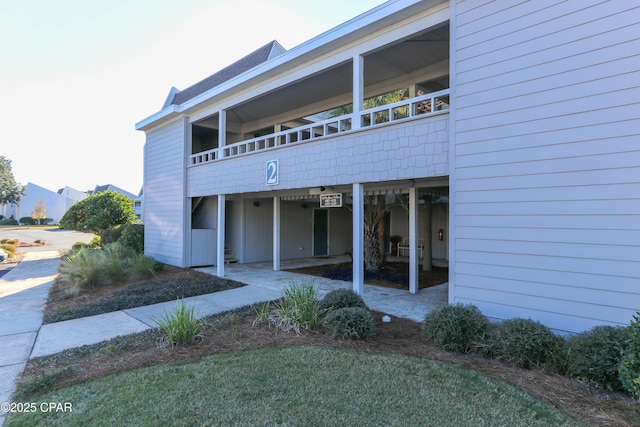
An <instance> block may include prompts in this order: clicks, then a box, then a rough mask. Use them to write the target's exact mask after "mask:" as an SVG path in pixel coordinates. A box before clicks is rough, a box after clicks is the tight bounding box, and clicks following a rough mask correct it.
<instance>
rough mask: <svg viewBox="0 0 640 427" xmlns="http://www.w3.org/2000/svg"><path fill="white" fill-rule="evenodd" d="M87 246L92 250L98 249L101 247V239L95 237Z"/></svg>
mask: <svg viewBox="0 0 640 427" xmlns="http://www.w3.org/2000/svg"><path fill="white" fill-rule="evenodd" d="M89 246H90V247H92V248H99V247H101V246H102V239H101V238H100V236H95V237H94V238H93V239H91V241H90V242H89Z"/></svg>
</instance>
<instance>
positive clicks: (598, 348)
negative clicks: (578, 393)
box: [567, 326, 628, 390]
mask: <svg viewBox="0 0 640 427" xmlns="http://www.w3.org/2000/svg"><path fill="white" fill-rule="evenodd" d="M627 344H628V332H627V330H626V329H625V328H621V327H613V326H596V327H595V328H593V329H591V330H589V331H587V332H583V333H581V334H579V335H576V336H574V337H572V338H570V339H569V341H568V343H567V346H568V347H567V350H568V359H567V367H568V370H569V374H571V375H573V376H576V377H579V378H587V379H590V380H593V381H596V382H597V383H599V384H601V385H603V386H605V387H608V388H610V389H612V390H622V383H621V382H620V379H619V378H618V365H619V364H620V360H621V358H622V353H623V351H624V349H625V348H626V346H627Z"/></svg>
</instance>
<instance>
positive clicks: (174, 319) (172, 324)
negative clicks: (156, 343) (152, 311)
mask: <svg viewBox="0 0 640 427" xmlns="http://www.w3.org/2000/svg"><path fill="white" fill-rule="evenodd" d="M179 301H180V302H179V303H178V304H176V306H175V307H174V308H173V311H172V312H170V313H167V312H165V313H164V316H163V317H162V318H161V319H160V320H155V322H156V324H157V325H158V327H160V329H161V330H162V332H163V333H164V337H163V339H162V340H161V341H160V346H161V347H166V346H168V345H171V346H174V345H187V344H192V343H194V342H196V341H197V340H199V339H202V338H203V335H202V331H203V330H204V328H205V326H206V322H205V321H204V319H198V313H197V312H196V310H195V307H194V306H191V307H189V308H187V306H186V305H185V303H184V298H183V299H180V300H179Z"/></svg>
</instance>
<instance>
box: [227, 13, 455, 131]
mask: <svg viewBox="0 0 640 427" xmlns="http://www.w3.org/2000/svg"><path fill="white" fill-rule="evenodd" d="M448 58H449V25H448V24H444V25H442V26H440V27H438V28H435V29H431V30H429V31H425V32H423V33H420V34H416V35H414V36H412V37H410V38H407V39H405V40H401V41H398V42H396V43H394V44H392V45H389V46H385V47H382V48H380V49H378V50H377V51H375V52H372V53H369V54H367V55H366V56H365V61H364V63H365V71H364V73H365V85H366V86H367V87H368V86H373V85H375V84H376V83H380V82H384V81H387V80H391V79H394V78H397V77H400V76H403V75H406V74H410V73H412V72H415V71H417V70H420V69H422V68H425V67H427V66H429V65H432V64H436V63H438V62H441V61H444V60H447V59H448ZM416 83H417V82H416ZM351 87H352V65H351V62H348V63H343V64H339V65H337V66H335V67H333V68H332V69H329V70H323V71H322V72H320V73H318V74H316V75H312V76H310V77H307V78H305V79H303V80H300V81H297V82H295V83H292V84H290V85H288V86H286V87H283V88H279V89H278V90H276V91H274V92H271V93H268V94H265V95H263V96H261V97H259V98H255V99H252V100H251V101H248V102H247V103H245V104H242V105H238V106H236V107H234V108H233V109H232V111H230V114H229V116H228V119H229V120H234V121H239V122H242V123H248V122H253V121H256V120H259V119H262V118H264V117H265V111H266V112H268V116H272V115H277V114H278V113H281V112H287V111H293V110H295V109H297V108H301V107H304V106H306V105H310V104H313V103H315V102H319V101H321V100H324V99H330V98H333V97H336V96H340V95H344V94H345V93H351Z"/></svg>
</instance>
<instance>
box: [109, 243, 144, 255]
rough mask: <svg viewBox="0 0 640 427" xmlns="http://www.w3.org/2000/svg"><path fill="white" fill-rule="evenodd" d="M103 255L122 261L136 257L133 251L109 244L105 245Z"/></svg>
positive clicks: (118, 244) (119, 245)
mask: <svg viewBox="0 0 640 427" xmlns="http://www.w3.org/2000/svg"><path fill="white" fill-rule="evenodd" d="M104 253H105V254H107V256H112V257H115V258H122V259H126V258H133V257H134V256H136V252H135V251H134V250H133V249H131V248H128V247H126V246H125V245H123V244H120V243H110V244H108V245H105V246H104Z"/></svg>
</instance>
